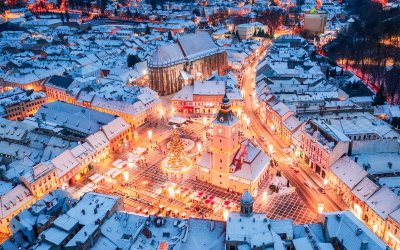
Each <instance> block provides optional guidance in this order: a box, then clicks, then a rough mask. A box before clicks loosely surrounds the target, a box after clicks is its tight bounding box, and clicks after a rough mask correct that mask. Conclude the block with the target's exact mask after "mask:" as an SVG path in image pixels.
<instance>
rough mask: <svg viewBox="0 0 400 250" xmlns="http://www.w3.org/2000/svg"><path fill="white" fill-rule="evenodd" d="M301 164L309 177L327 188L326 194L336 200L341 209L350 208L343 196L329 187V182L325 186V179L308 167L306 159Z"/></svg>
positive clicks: (318, 184) (321, 186)
mask: <svg viewBox="0 0 400 250" xmlns="http://www.w3.org/2000/svg"><path fill="white" fill-rule="evenodd" d="M299 165H300V166H301V168H302V169H303V170H304V173H306V175H307V177H308V178H310V179H311V180H312V181H313V182H314V183H315V184H317V186H318V187H320V188H323V189H325V192H326V194H325V195H327V196H328V197H329V198H330V199H331V200H332V201H333V202H335V203H336V205H338V206H339V207H340V209H341V210H348V209H349V207H348V206H347V205H346V203H344V201H343V200H342V196H341V195H339V194H336V192H335V191H334V190H333V189H332V188H330V187H329V184H328V185H326V186H325V185H324V181H323V180H322V179H321V177H320V176H318V175H317V174H316V173H314V172H313V171H312V169H311V168H310V167H308V165H307V164H306V163H305V162H304V161H300V162H299Z"/></svg>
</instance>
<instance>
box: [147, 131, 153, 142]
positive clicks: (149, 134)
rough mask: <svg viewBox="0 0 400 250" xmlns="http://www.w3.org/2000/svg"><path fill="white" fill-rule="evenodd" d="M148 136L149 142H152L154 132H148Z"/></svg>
mask: <svg viewBox="0 0 400 250" xmlns="http://www.w3.org/2000/svg"><path fill="white" fill-rule="evenodd" d="M147 135H148V136H149V140H150V142H151V138H152V137H153V131H151V130H149V131H147Z"/></svg>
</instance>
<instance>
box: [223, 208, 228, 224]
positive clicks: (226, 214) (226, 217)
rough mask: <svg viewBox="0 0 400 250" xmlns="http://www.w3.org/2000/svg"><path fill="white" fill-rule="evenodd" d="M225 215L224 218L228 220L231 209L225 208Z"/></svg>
mask: <svg viewBox="0 0 400 250" xmlns="http://www.w3.org/2000/svg"><path fill="white" fill-rule="evenodd" d="M223 216H224V220H225V221H227V220H228V217H229V211H228V210H226V209H224V213H223Z"/></svg>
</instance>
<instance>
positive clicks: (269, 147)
mask: <svg viewBox="0 0 400 250" xmlns="http://www.w3.org/2000/svg"><path fill="white" fill-rule="evenodd" d="M268 151H269V154H270V155H272V152H273V151H274V145H272V144H268Z"/></svg>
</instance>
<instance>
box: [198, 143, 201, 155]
mask: <svg viewBox="0 0 400 250" xmlns="http://www.w3.org/2000/svg"><path fill="white" fill-rule="evenodd" d="M197 151H198V152H199V153H200V152H201V142H198V143H197Z"/></svg>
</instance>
